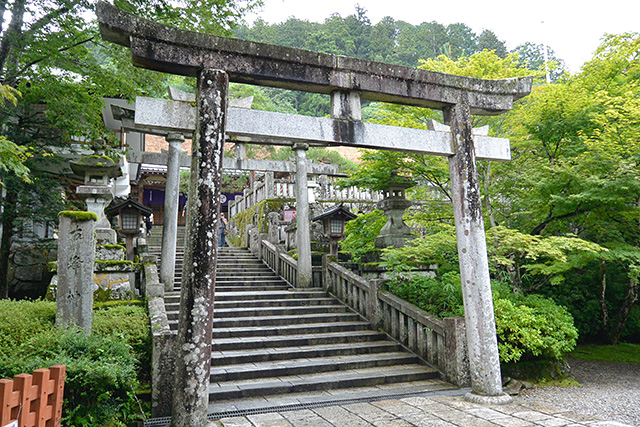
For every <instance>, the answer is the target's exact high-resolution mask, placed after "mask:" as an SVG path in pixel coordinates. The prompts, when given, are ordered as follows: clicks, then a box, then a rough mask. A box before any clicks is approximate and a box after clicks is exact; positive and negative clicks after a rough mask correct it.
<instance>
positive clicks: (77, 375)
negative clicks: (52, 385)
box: [0, 300, 150, 427]
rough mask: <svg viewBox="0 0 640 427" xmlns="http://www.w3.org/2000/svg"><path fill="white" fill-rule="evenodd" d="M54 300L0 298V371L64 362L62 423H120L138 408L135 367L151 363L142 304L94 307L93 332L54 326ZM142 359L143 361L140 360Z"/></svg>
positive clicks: (8, 373) (1, 374)
mask: <svg viewBox="0 0 640 427" xmlns="http://www.w3.org/2000/svg"><path fill="white" fill-rule="evenodd" d="M54 318H55V303H52V302H46V301H8V300H5V301H0V377H2V378H10V377H13V376H15V375H17V374H20V373H23V372H24V373H30V372H32V371H33V370H35V369H39V368H46V367H49V366H51V365H55V364H62V365H65V366H66V367H67V379H66V382H65V393H64V409H63V425H65V426H69V427H72V426H124V425H126V423H130V422H131V421H133V420H134V419H135V418H136V417H137V414H138V413H139V408H138V406H137V403H136V401H135V396H134V390H135V388H136V387H137V386H138V380H137V378H136V369H137V368H139V367H140V366H144V365H142V364H145V365H146V366H147V368H146V369H145V370H143V371H142V372H143V374H142V377H143V378H144V377H145V376H148V371H149V369H148V365H149V363H150V338H149V333H150V331H149V326H148V325H149V323H148V319H147V315H146V312H145V309H144V307H140V306H136V305H123V304H118V305H114V306H107V307H105V308H104V309H98V310H97V311H95V312H94V328H93V330H94V333H93V334H92V335H89V336H87V335H85V334H83V333H80V332H77V331H60V330H58V329H56V328H55V326H54V324H53V322H54ZM141 362H142V363H141Z"/></svg>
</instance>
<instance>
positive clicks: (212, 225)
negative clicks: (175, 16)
mask: <svg viewBox="0 0 640 427" xmlns="http://www.w3.org/2000/svg"><path fill="white" fill-rule="evenodd" d="M228 88H229V77H228V75H227V74H226V73H225V72H224V71H221V70H210V69H204V70H202V71H200V72H199V73H198V92H197V99H196V106H197V115H196V117H197V124H196V132H195V138H194V142H193V147H192V153H191V156H192V157H191V159H192V160H191V181H190V183H189V196H190V198H191V201H190V202H189V205H188V211H187V235H186V239H187V240H186V244H185V254H184V269H183V273H182V290H181V295H180V317H179V320H178V339H177V346H176V352H177V354H176V369H175V388H174V391H173V405H172V416H171V426H172V427H202V426H206V425H207V423H208V421H207V408H208V406H209V375H210V369H211V337H212V329H213V297H214V291H215V290H214V283H215V278H216V262H217V258H218V217H219V216H220V187H221V182H222V159H223V149H224V140H225V122H226V114H227V94H228Z"/></svg>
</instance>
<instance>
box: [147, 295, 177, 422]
mask: <svg viewBox="0 0 640 427" xmlns="http://www.w3.org/2000/svg"><path fill="white" fill-rule="evenodd" d="M147 303H148V306H149V317H150V320H151V339H152V345H153V347H152V356H151V357H152V365H151V366H152V369H153V372H152V375H151V381H152V384H151V401H152V406H151V415H152V416H153V417H164V416H170V415H171V400H172V397H173V385H174V372H175V363H176V361H175V353H176V352H177V348H176V333H175V332H173V331H171V329H170V328H169V321H168V319H167V312H166V310H165V306H164V299H163V298H157V297H154V298H149V300H148V302H147Z"/></svg>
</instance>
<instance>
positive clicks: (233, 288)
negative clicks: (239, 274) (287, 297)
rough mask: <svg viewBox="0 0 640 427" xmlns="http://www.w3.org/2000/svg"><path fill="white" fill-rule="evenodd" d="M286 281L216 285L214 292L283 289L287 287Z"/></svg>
mask: <svg viewBox="0 0 640 427" xmlns="http://www.w3.org/2000/svg"><path fill="white" fill-rule="evenodd" d="M289 288H290V286H289V285H288V284H287V282H282V284H272V285H243V286H216V292H218V291H219V292H249V291H253V292H262V291H277V290H281V291H284V290H286V289H289Z"/></svg>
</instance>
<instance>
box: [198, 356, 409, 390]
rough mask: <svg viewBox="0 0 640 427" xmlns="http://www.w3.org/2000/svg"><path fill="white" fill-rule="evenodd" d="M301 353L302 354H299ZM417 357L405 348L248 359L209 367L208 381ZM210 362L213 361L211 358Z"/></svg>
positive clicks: (401, 361) (394, 362) (386, 363)
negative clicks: (290, 357) (332, 354)
mask: <svg viewBox="0 0 640 427" xmlns="http://www.w3.org/2000/svg"><path fill="white" fill-rule="evenodd" d="M301 357H304V356H302V355H301ZM417 362H418V358H417V357H416V356H414V355H411V354H409V353H405V352H390V353H381V354H353V355H349V356H340V357H318V358H313V359H290V360H286V361H280V362H273V361H267V363H249V364H238V365H233V366H223V367H217V366H216V368H213V369H211V376H210V381H211V382H212V383H222V382H228V381H234V382H235V381H243V380H251V379H256V378H273V377H291V376H294V375H308V374H312V373H313V374H319V373H324V372H335V371H348V370H354V369H366V368H377V367H383V366H395V365H410V364H414V363H417ZM211 363H212V366H213V361H212V362H211Z"/></svg>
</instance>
